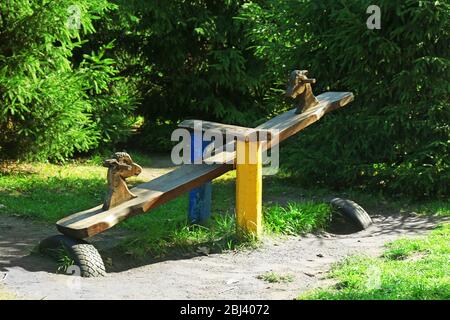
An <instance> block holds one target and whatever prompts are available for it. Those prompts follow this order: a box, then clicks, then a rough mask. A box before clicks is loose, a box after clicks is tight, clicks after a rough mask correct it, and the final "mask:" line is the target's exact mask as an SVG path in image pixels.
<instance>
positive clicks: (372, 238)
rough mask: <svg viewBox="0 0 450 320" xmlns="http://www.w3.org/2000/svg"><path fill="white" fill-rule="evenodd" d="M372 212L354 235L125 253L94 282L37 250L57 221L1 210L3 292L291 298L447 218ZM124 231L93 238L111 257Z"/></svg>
mask: <svg viewBox="0 0 450 320" xmlns="http://www.w3.org/2000/svg"><path fill="white" fill-rule="evenodd" d="M155 167H158V168H156V169H155V171H153V172H152V171H151V170H150V171H148V170H146V171H147V172H146V173H145V175H146V177H154V176H157V175H159V174H162V173H164V172H166V171H167V170H169V168H167V167H164V166H163V165H160V163H159V162H156V163H155ZM158 170H159V171H158ZM369 213H370V214H371V216H372V219H373V221H374V224H373V225H372V226H371V227H369V228H368V229H366V230H364V231H360V232H356V233H355V232H354V230H351V229H346V228H342V227H340V226H337V225H335V226H334V227H333V228H331V229H330V230H329V231H328V232H324V233H322V234H320V235H309V236H306V237H278V238H266V239H265V240H264V242H263V244H262V245H261V246H260V247H259V248H258V249H255V250H245V251H239V252H226V253H221V254H213V255H199V256H194V257H192V256H190V257H179V258H177V259H172V260H171V259H167V260H163V261H158V262H152V263H148V262H141V263H139V264H136V263H130V262H129V261H127V260H129V259H128V258H127V257H125V256H123V257H120V256H119V257H117V256H114V257H113V258H112V266H113V267H110V268H109V269H110V270H109V273H108V275H107V276H106V277H103V278H90V279H86V278H80V277H75V276H70V275H65V274H56V273H55V270H56V264H55V262H54V261H52V260H50V259H49V258H46V257H42V256H40V255H39V254H36V253H33V251H34V248H35V246H36V245H37V244H38V243H39V241H40V240H42V239H44V238H45V237H48V236H51V235H54V234H56V229H55V228H54V227H53V226H49V225H48V224H43V223H40V222H36V221H32V220H29V219H24V218H21V217H15V216H5V215H2V216H0V293H2V294H3V296H8V297H11V296H12V297H16V298H19V299H120V300H122V299H293V298H295V297H297V296H298V295H299V294H300V293H301V292H304V291H307V290H310V289H311V288H314V287H317V286H323V285H327V284H329V283H330V280H327V279H324V277H325V274H326V272H327V271H328V270H329V268H330V266H331V264H332V263H335V262H337V261H340V260H341V259H342V258H344V257H345V256H348V255H350V254H355V253H363V254H367V255H379V254H380V253H381V251H382V249H383V245H384V244H385V243H386V242H388V241H391V240H395V239H397V238H399V237H402V236H421V235H423V234H424V233H426V232H427V231H428V230H430V229H432V228H434V226H435V225H436V224H437V223H439V222H440V221H442V220H438V219H437V218H434V217H418V216H415V215H414V214H402V215H400V214H396V213H386V212H383V214H381V213H379V212H369ZM123 236H124V234H123V231H121V230H120V229H119V230H116V229H112V230H110V231H108V232H106V233H104V234H102V235H100V236H96V237H94V239H92V243H93V244H94V245H95V246H96V247H97V248H99V250H100V252H101V253H102V255H103V257H104V259H105V260H109V259H110V258H108V257H107V255H108V252H109V250H110V248H111V247H114V245H116V244H117V243H118V241H120V239H121V238H122V237H123ZM105 255H106V256H105ZM121 260H122V261H121ZM109 263H111V261H107V264H109ZM266 272H275V273H277V274H283V275H288V274H289V275H292V276H293V281H292V282H288V283H267V282H264V281H263V280H261V279H258V278H257V277H258V276H259V275H261V274H264V273H266ZM0 296H1V295H0Z"/></svg>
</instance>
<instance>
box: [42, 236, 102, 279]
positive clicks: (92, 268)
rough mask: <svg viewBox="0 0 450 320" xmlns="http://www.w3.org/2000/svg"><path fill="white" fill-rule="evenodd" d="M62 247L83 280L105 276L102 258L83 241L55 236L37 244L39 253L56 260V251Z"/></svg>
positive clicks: (92, 247) (91, 246)
mask: <svg viewBox="0 0 450 320" xmlns="http://www.w3.org/2000/svg"><path fill="white" fill-rule="evenodd" d="M61 247H63V248H64V249H65V250H66V251H67V254H68V255H69V256H70V257H71V258H72V259H73V260H74V261H75V264H76V265H77V266H78V267H80V272H81V276H82V277H85V278H90V277H100V276H104V275H106V271H105V265H104V264H103V260H102V257H101V256H100V254H99V253H98V251H97V249H95V247H94V246H93V245H92V244H90V243H88V242H86V241H83V240H78V239H73V238H70V237H67V236H64V235H55V236H52V237H49V238H47V239H44V240H42V241H41V243H39V252H41V253H44V254H47V255H49V256H51V257H53V258H56V256H55V255H56V250H57V249H59V248H61Z"/></svg>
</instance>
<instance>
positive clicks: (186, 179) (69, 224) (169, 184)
mask: <svg viewBox="0 0 450 320" xmlns="http://www.w3.org/2000/svg"><path fill="white" fill-rule="evenodd" d="M317 99H318V100H319V104H318V105H317V106H316V107H314V108H312V109H310V110H308V111H306V112H304V113H302V114H295V109H293V110H290V111H287V112H285V113H283V114H280V115H278V116H276V117H274V118H273V119H271V120H269V121H267V122H265V123H264V124H262V125H260V126H258V127H257V128H256V129H263V130H279V131H278V138H279V139H276V140H271V141H277V142H276V143H279V142H281V141H283V140H285V139H287V138H288V137H290V136H292V135H294V134H295V133H297V132H299V131H300V130H302V129H304V128H306V127H307V126H309V125H310V124H312V123H314V122H316V121H317V120H319V119H320V118H321V117H322V116H323V115H325V114H326V113H328V112H330V111H332V110H334V109H337V108H340V107H343V106H345V105H346V104H348V103H349V102H351V101H352V100H353V94H352V93H350V92H327V93H323V94H321V95H319V96H317ZM271 141H270V142H263V149H268V148H270V147H272V146H273V142H271ZM271 144H272V145H271ZM231 150H233V151H224V152H222V153H220V154H218V155H216V156H215V158H216V159H218V162H219V163H218V164H199V165H182V166H180V167H179V168H177V169H175V170H174V171H172V172H170V173H168V174H165V175H163V176H161V177H159V178H156V179H153V180H151V181H149V182H147V183H143V184H140V185H138V186H136V187H135V188H133V189H132V192H133V193H134V194H135V195H136V196H137V198H135V199H133V200H130V201H127V202H125V203H123V204H121V205H119V206H117V207H115V208H112V209H110V210H107V211H103V210H102V205H99V206H97V207H94V208H91V209H88V210H85V211H81V212H78V213H75V214H72V215H70V216H68V217H66V218H63V219H61V220H59V221H58V222H57V223H56V226H57V228H58V230H59V231H60V232H61V233H63V234H66V235H68V236H71V237H74V238H79V239H83V238H88V237H92V236H94V235H96V234H98V233H100V232H103V231H105V230H108V229H110V228H112V227H113V226H115V225H116V224H118V223H119V222H120V221H123V220H125V219H127V218H129V217H132V216H135V215H139V214H143V213H145V212H147V211H149V210H151V209H153V208H155V207H157V206H159V205H161V204H163V203H165V202H167V201H169V200H171V199H173V198H176V197H177V196H179V195H180V194H182V193H184V192H187V191H189V190H191V189H193V188H196V187H199V186H201V185H202V184H203V183H205V182H207V181H210V180H212V179H214V178H217V177H219V176H221V175H222V174H224V173H225V172H227V171H229V170H232V169H233V168H234V165H233V162H234V158H235V151H234V149H231Z"/></svg>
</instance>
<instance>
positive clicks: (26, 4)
mask: <svg viewBox="0 0 450 320" xmlns="http://www.w3.org/2000/svg"><path fill="white" fill-rule="evenodd" d="M74 8H75V9H78V10H79V13H80V24H79V26H78V25H77V23H76V20H74V19H72V18H73V17H75V15H74V13H75V14H76V13H77V12H76V11H77V10H75V9H74ZM113 8H114V6H113V5H111V4H110V3H108V1H106V0H94V1H88V0H76V1H73V0H70V1H69V0H62V1H56V2H55V1H31V2H30V1H26V0H7V1H2V2H1V4H0V30H1V31H0V103H1V110H0V111H1V112H0V132H1V133H2V134H1V135H0V151H1V154H2V155H1V157H2V158H3V157H11V158H18V157H19V158H31V159H40V160H43V159H51V160H59V161H61V160H65V159H66V158H67V157H69V156H71V155H73V154H74V153H75V152H77V151H78V152H79V151H87V150H89V149H92V148H96V147H98V146H99V145H100V144H102V143H109V142H111V141H115V140H117V139H118V138H119V137H118V136H123V135H124V132H123V131H116V129H117V128H120V129H123V128H124V127H126V125H127V123H126V120H125V119H124V118H127V116H128V115H129V113H130V112H131V111H132V109H133V103H132V101H131V100H130V99H129V98H128V94H129V93H128V92H127V90H128V89H127V88H123V86H121V82H120V81H119V80H120V79H119V78H117V75H116V74H117V71H116V70H115V68H114V61H113V60H111V59H108V58H105V57H104V54H105V50H106V49H108V48H111V46H108V45H105V46H103V47H101V48H97V49H96V50H94V51H93V52H92V53H91V54H90V55H83V56H82V60H81V61H79V63H74V62H72V61H71V59H72V54H73V52H74V50H76V49H79V50H81V46H82V45H83V43H84V42H83V41H82V40H81V37H82V36H84V35H86V34H89V33H93V32H95V29H94V26H93V21H94V20H96V19H99V18H100V17H102V16H103V15H105V14H106V12H108V11H110V10H112V9H113ZM78 27H79V28H78ZM112 132H114V134H112Z"/></svg>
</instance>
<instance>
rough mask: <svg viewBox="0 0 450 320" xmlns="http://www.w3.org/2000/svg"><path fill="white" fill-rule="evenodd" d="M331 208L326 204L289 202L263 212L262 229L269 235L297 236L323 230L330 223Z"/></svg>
mask: <svg viewBox="0 0 450 320" xmlns="http://www.w3.org/2000/svg"><path fill="white" fill-rule="evenodd" d="M331 213H332V210H331V207H330V205H328V204H326V203H320V202H319V203H316V202H311V201H307V202H289V203H288V204H287V206H285V207H283V206H280V205H273V206H270V207H267V208H265V210H264V227H265V230H266V231H267V232H269V233H274V234H288V235H299V234H304V233H308V232H312V231H314V230H320V229H323V228H325V227H326V226H327V225H328V224H329V222H330V221H331Z"/></svg>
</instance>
